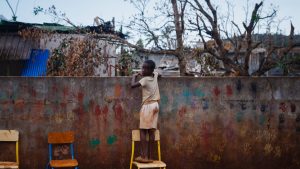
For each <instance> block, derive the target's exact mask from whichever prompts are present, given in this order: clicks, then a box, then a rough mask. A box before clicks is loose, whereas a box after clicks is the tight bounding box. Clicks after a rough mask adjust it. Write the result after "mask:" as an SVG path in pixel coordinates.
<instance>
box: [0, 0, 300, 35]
mask: <svg viewBox="0 0 300 169" xmlns="http://www.w3.org/2000/svg"><path fill="white" fill-rule="evenodd" d="M9 1H10V2H11V4H12V6H13V8H15V6H16V3H17V0H9ZM19 1H20V2H19V7H18V10H17V16H18V18H17V20H18V21H22V22H31V23H43V22H52V21H53V19H52V18H51V17H49V16H45V15H43V14H40V15H38V16H35V15H34V14H33V8H34V7H35V6H41V7H43V8H47V7H49V6H51V5H55V6H56V7H57V9H59V10H61V11H63V12H65V13H66V14H67V16H68V18H70V20H71V21H73V22H74V23H75V24H77V25H80V24H81V25H92V24H93V18H94V17H95V16H99V17H100V18H103V19H104V20H111V19H112V17H115V18H116V21H117V22H121V23H122V22H126V21H128V18H129V17H130V16H132V15H133V14H134V13H135V9H134V8H133V6H132V5H131V4H130V3H129V2H128V1H127V2H125V1H124V0H19ZM214 1H215V2H217V3H219V5H220V7H221V8H222V4H225V3H224V1H225V0H214ZM229 1H230V2H231V3H232V4H234V5H235V17H236V19H237V20H242V19H243V18H244V13H245V12H244V8H243V7H244V6H245V4H246V3H245V2H246V0H229ZM250 1H251V3H255V2H258V1H259V0H250ZM271 3H273V4H275V5H277V6H279V13H278V18H283V17H291V20H292V21H293V23H294V25H295V27H296V33H300V12H299V9H300V0H265V8H266V9H268V8H270V4H271ZM0 15H3V16H5V17H6V18H7V19H11V16H12V15H11V11H10V9H9V7H8V6H7V4H6V2H5V0H0ZM289 23H290V20H287V21H285V22H283V23H282V24H281V28H282V29H283V31H284V32H285V33H287V32H288V31H289Z"/></svg>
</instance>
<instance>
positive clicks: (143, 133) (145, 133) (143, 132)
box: [140, 129, 148, 159]
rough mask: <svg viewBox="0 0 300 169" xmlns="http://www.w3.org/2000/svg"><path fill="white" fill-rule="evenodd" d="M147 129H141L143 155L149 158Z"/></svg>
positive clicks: (144, 157)
mask: <svg viewBox="0 0 300 169" xmlns="http://www.w3.org/2000/svg"><path fill="white" fill-rule="evenodd" d="M147 133H148V131H147V129H140V136H141V157H142V158H143V159H147V156H148V151H147V150H148V148H147V139H146V137H147Z"/></svg>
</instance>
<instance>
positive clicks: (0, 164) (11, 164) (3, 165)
mask: <svg viewBox="0 0 300 169" xmlns="http://www.w3.org/2000/svg"><path fill="white" fill-rule="evenodd" d="M0 168H19V165H18V163H16V162H8V161H0Z"/></svg>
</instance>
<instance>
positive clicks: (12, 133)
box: [0, 130, 19, 142]
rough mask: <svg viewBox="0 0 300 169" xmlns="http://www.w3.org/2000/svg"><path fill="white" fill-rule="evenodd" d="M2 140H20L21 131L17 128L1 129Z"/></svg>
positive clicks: (0, 138) (0, 136) (0, 139)
mask: <svg viewBox="0 0 300 169" xmlns="http://www.w3.org/2000/svg"><path fill="white" fill-rule="evenodd" d="M0 141H13V142H17V141H19V132H18V131H16V130H0Z"/></svg>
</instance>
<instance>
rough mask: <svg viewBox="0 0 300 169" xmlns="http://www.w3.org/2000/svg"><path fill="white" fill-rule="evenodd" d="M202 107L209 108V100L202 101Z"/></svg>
mask: <svg viewBox="0 0 300 169" xmlns="http://www.w3.org/2000/svg"><path fill="white" fill-rule="evenodd" d="M202 108H203V110H207V109H208V108H209V105H208V101H207V100H203V101H202Z"/></svg>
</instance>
